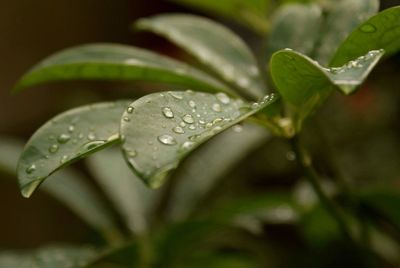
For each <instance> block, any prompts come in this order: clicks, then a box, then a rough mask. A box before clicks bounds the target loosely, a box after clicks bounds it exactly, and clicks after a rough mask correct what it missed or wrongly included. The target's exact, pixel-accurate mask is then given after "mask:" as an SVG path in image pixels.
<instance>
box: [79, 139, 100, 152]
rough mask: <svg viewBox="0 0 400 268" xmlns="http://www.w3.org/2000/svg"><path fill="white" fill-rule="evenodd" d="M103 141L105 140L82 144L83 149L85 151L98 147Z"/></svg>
mask: <svg viewBox="0 0 400 268" xmlns="http://www.w3.org/2000/svg"><path fill="white" fill-rule="evenodd" d="M104 143H105V141H91V142H88V143H86V144H85V145H83V148H84V149H85V151H90V150H93V149H95V148H97V147H99V146H100V145H103V144H104Z"/></svg>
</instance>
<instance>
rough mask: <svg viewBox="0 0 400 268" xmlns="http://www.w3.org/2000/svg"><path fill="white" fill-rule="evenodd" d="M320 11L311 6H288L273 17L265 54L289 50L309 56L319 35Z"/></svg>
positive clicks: (283, 7)
mask: <svg viewBox="0 0 400 268" xmlns="http://www.w3.org/2000/svg"><path fill="white" fill-rule="evenodd" d="M321 22H322V10H321V8H320V7H319V6H317V5H313V4H307V5H305V4H289V5H284V6H282V7H281V8H280V9H279V10H278V11H277V12H276V14H275V15H274V20H273V23H272V29H271V33H270V35H269V37H268V47H267V53H268V55H269V56H271V55H272V54H273V53H274V52H276V51H278V50H281V49H284V48H291V49H294V50H296V51H299V52H301V53H303V54H306V55H311V53H312V51H313V49H314V46H315V43H316V41H317V39H318V36H319V34H320V28H321Z"/></svg>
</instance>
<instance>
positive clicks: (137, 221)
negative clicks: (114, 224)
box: [87, 148, 159, 234]
mask: <svg viewBox="0 0 400 268" xmlns="http://www.w3.org/2000/svg"><path fill="white" fill-rule="evenodd" d="M87 163H88V166H89V169H90V171H91V173H92V174H94V175H95V176H94V178H95V180H96V181H97V182H98V183H99V184H100V186H101V187H102V189H103V191H104V192H105V193H106V194H107V195H108V197H109V198H110V199H111V200H112V201H113V203H114V205H115V207H116V208H117V210H118V211H119V212H120V213H121V215H122V216H123V217H124V219H125V223H126V225H127V226H128V228H129V229H130V231H132V232H133V233H135V234H141V233H143V232H146V231H147V228H148V220H149V219H148V217H149V216H150V212H151V210H152V208H154V205H155V201H156V200H157V197H158V195H159V193H158V192H156V191H152V190H150V189H149V188H147V187H146V186H145V185H144V184H143V182H142V181H141V180H140V179H139V178H138V177H137V176H136V175H135V174H134V173H132V171H131V170H130V169H129V168H128V166H127V165H126V163H125V161H124V159H123V157H122V154H121V152H120V150H116V149H115V148H109V149H106V150H103V151H101V152H98V153H96V154H94V155H92V156H90V157H88V158H87ZM116 174H118V176H116Z"/></svg>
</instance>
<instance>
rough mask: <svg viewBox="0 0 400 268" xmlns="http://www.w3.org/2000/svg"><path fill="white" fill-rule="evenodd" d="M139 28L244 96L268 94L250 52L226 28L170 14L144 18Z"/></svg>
mask: <svg viewBox="0 0 400 268" xmlns="http://www.w3.org/2000/svg"><path fill="white" fill-rule="evenodd" d="M136 27H137V28H138V29H140V30H146V31H151V32H154V33H155V34H159V35H161V36H163V37H165V38H167V39H168V40H170V41H171V42H173V43H175V44H176V45H178V46H179V47H181V48H182V49H184V50H185V51H186V52H188V53H189V54H191V55H193V56H194V57H196V58H197V59H198V60H199V61H200V62H201V63H203V64H204V65H206V66H209V67H210V68H211V69H212V70H213V71H214V72H216V73H217V74H218V75H219V76H220V77H222V78H223V79H224V80H225V81H227V82H228V83H230V84H232V85H235V86H236V87H238V88H239V89H241V92H243V93H244V94H247V95H250V96H251V97H256V98H260V97H262V96H263V95H264V94H265V89H264V85H263V81H262V79H261V77H260V72H259V69H258V65H257V62H256V60H255V58H254V56H253V54H252V53H251V51H250V49H249V48H248V47H247V45H246V44H245V43H244V42H243V40H241V39H240V38H239V37H238V36H237V35H236V34H234V33H233V32H232V31H230V30H229V29H228V28H225V27H224V26H223V25H221V24H218V23H216V22H214V21H212V20H209V19H206V18H202V17H199V16H193V15H184V14H167V15H158V16H154V17H150V18H145V19H140V20H139V21H138V22H137V23H136Z"/></svg>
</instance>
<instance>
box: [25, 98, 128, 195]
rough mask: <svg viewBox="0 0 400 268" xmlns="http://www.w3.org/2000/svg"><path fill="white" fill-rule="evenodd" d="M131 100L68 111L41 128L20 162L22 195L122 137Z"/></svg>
mask: <svg viewBox="0 0 400 268" xmlns="http://www.w3.org/2000/svg"><path fill="white" fill-rule="evenodd" d="M127 105H128V102H127V101H121V102H109V103H99V104H93V105H88V106H83V107H79V108H75V109H72V110H69V111H67V112H64V113H62V114H60V115H58V116H56V117H54V118H53V119H51V120H50V121H48V122H47V123H46V124H44V125H43V126H42V127H41V128H39V129H38V130H37V131H36V132H35V134H33V136H32V137H31V138H30V140H29V141H28V143H27V144H26V146H25V149H24V151H23V152H22V155H21V157H20V160H19V162H18V170H17V174H18V179H19V184H20V188H21V192H22V195H23V196H25V197H29V196H30V195H31V194H32V193H33V191H34V190H35V189H36V188H37V187H38V186H39V185H40V183H42V182H43V180H44V179H46V178H47V177H48V176H49V175H51V174H52V173H53V172H55V171H57V170H58V169H60V168H62V167H64V166H66V165H69V164H71V163H72V162H74V161H76V160H78V159H80V158H83V157H85V156H86V155H88V154H91V153H93V152H95V151H97V150H100V149H102V148H104V147H107V146H110V145H112V144H114V143H116V142H118V141H119V135H118V128H119V121H120V118H121V114H122V112H123V110H124V108H126V107H127Z"/></svg>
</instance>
